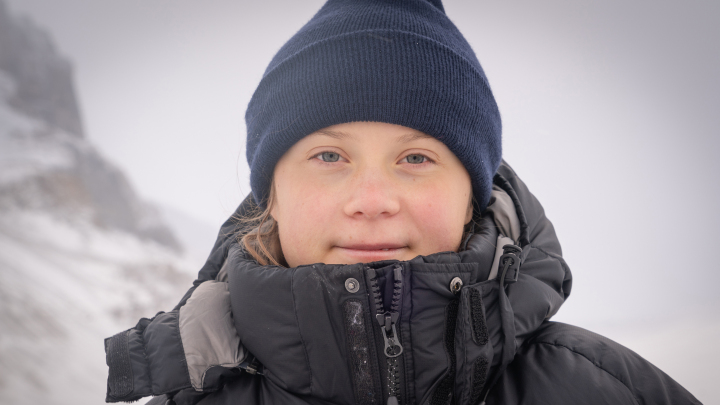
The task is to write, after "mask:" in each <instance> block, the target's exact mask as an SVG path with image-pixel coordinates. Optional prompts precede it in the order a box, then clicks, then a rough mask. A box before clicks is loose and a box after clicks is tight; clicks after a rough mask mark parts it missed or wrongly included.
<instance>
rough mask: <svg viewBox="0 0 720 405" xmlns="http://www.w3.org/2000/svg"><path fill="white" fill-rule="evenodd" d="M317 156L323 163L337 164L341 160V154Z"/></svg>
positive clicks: (324, 153) (328, 153)
mask: <svg viewBox="0 0 720 405" xmlns="http://www.w3.org/2000/svg"><path fill="white" fill-rule="evenodd" d="M317 156H318V157H319V158H320V160H322V161H323V162H328V163H332V162H337V161H338V160H340V154H339V153H335V152H323V153H319V154H318V155H317Z"/></svg>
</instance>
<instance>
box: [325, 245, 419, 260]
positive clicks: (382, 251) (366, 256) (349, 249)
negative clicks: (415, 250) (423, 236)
mask: <svg viewBox="0 0 720 405" xmlns="http://www.w3.org/2000/svg"><path fill="white" fill-rule="evenodd" d="M336 248H337V249H338V250H339V251H340V253H341V254H342V255H343V256H345V257H347V259H348V260H347V262H348V263H352V262H362V263H367V262H376V261H380V260H389V259H399V258H400V256H401V255H402V254H403V253H405V250H406V249H407V248H408V247H407V246H406V245H402V244H398V243H363V244H352V245H344V246H336Z"/></svg>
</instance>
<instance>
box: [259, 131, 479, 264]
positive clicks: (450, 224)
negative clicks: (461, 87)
mask: <svg viewBox="0 0 720 405" xmlns="http://www.w3.org/2000/svg"><path fill="white" fill-rule="evenodd" d="M274 184H275V197H276V198H275V202H274V204H273V206H272V207H271V211H270V212H271V214H272V216H273V218H274V219H275V220H276V221H277V223H278V227H279V233H280V244H281V246H282V251H283V254H284V255H285V260H286V261H287V263H288V265H289V266H290V267H296V266H299V265H303V264H312V263H326V264H351V263H367V262H372V261H378V260H387V259H397V260H409V259H412V258H414V257H415V256H418V255H429V254H432V253H437V252H443V251H457V249H458V247H459V246H460V242H461V239H462V233H463V226H464V225H465V224H466V223H468V222H470V219H471V218H472V204H471V198H472V197H471V196H472V187H471V183H470V176H469V175H468V173H467V170H465V167H464V166H463V165H462V163H461V162H460V161H459V160H458V158H457V157H456V156H455V155H454V154H453V153H452V152H451V151H450V150H449V149H448V148H447V147H446V146H445V145H444V144H443V143H442V142H440V141H438V140H437V139H435V138H433V137H431V136H429V135H426V134H424V133H422V132H419V131H416V130H413V129H410V128H407V127H403V126H399V125H393V124H385V123H379V122H352V123H346V124H340V125H333V126H331V127H328V128H325V129H322V130H320V131H317V132H314V133H312V134H310V135H308V136H306V137H305V138H303V139H301V140H300V141H299V142H297V143H296V144H295V145H294V146H293V147H292V148H291V149H290V150H288V151H287V153H285V155H284V156H283V157H282V158H281V159H280V161H279V162H278V163H277V165H276V166H275V172H274Z"/></svg>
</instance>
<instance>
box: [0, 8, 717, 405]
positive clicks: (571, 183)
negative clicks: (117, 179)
mask: <svg viewBox="0 0 720 405" xmlns="http://www.w3.org/2000/svg"><path fill="white" fill-rule="evenodd" d="M5 3H6V5H7V11H8V12H9V14H10V15H12V16H13V17H14V18H17V19H19V20H21V19H22V16H26V17H27V18H28V19H29V20H31V21H32V22H31V23H30V24H33V25H35V26H37V27H39V29H41V30H43V31H45V32H47V33H48V34H49V36H50V38H51V40H52V42H53V43H54V47H55V48H56V50H57V52H58V53H59V54H60V55H62V57H63V58H65V59H67V60H68V61H69V62H70V64H71V66H72V69H71V76H72V78H73V80H74V84H73V86H74V90H75V96H76V99H77V105H78V106H79V108H78V110H79V116H80V120H81V124H82V125H81V127H80V128H79V129H77V131H79V132H81V134H79V135H82V137H83V139H84V141H83V142H85V141H86V142H88V143H89V144H91V145H93V147H94V148H97V153H98V155H99V156H102V158H103V159H106V160H107V161H108V162H110V163H109V164H111V165H114V166H115V167H117V170H119V171H120V172H122V173H124V176H126V177H127V183H128V187H131V188H132V189H133V190H135V191H134V192H133V193H136V194H137V198H138V199H139V200H142V201H147V202H148V204H150V205H152V206H153V207H154V208H152V209H150V208H148V210H150V211H153V210H155V211H153V212H155V213H156V214H157V215H158V216H160V218H161V219H157V221H160V222H163V223H164V225H163V227H156V228H152V229H154V231H153V232H156V231H157V232H160V231H158V229H166V230H167V231H168V232H169V233H171V234H173V235H175V236H174V237H175V239H176V242H177V244H178V245H182V246H183V248H184V249H183V250H182V252H183V253H173V252H180V250H177V247H173V246H172V245H173V243H175V242H168V240H164V241H162V240H160V239H158V238H157V237H156V238H155V239H154V240H155V241H156V242H158V247H157V249H156V250H157V251H155V250H153V251H152V252H146V251H144V250H143V251H142V252H141V253H137V255H138V256H142V257H146V258H147V260H146V264H147V265H144V266H145V267H141V269H143V270H142V271H140V270H134V272H133V271H130V273H128V270H126V267H122V269H124V270H122V271H120V270H117V272H118V273H117V274H118V275H119V277H121V278H122V280H125V281H124V283H125V284H127V285H126V287H123V288H126V290H127V291H128V292H127V294H125V295H119V296H118V297H117V300H116V301H113V304H112V305H110V304H108V305H109V306H108V307H107V308H110V309H108V311H110V312H112V311H119V310H120V308H125V307H130V306H134V308H135V310H134V312H132V313H131V314H121V315H117V316H115V318H114V321H113V322H111V323H102V322H104V321H103V320H102V319H103V314H104V312H97V313H94V315H92V316H90V315H87V314H86V315H83V318H82V319H86V318H87V317H88V316H90V318H87V319H91V320H92V322H84V323H83V322H82V320H81V318H77V319H76V320H74V321H72V322H78V323H79V324H80V323H82V324H88V323H90V324H92V325H94V326H92V325H91V326H92V327H93V328H94V329H93V330H95V332H93V333H94V334H88V335H87V336H85V335H83V337H82V339H85V340H82V342H83V345H84V347H86V350H88V352H92V353H93V354H92V356H90V357H88V358H89V359H90V358H91V359H93V361H96V362H98V363H100V364H99V365H94V366H93V367H96V369H97V370H98V373H102V372H103V371H104V370H106V368H104V353H103V351H102V350H103V349H102V337H107V336H110V335H112V334H114V333H116V332H119V331H120V330H122V329H126V328H128V327H131V326H132V325H134V322H136V320H137V318H138V317H139V316H152V315H153V314H154V313H155V312H157V311H159V310H169V309H170V307H168V306H167V305H173V304H174V302H175V301H177V300H179V298H180V297H181V295H182V293H183V292H184V290H185V289H186V288H187V287H189V285H190V284H189V281H186V280H189V279H191V278H192V274H193V273H194V272H196V271H197V270H198V269H199V267H200V265H201V263H202V260H203V256H204V255H206V254H207V253H209V250H210V247H211V246H212V243H213V242H214V237H215V236H214V234H215V232H216V231H217V230H218V229H219V226H220V224H221V223H222V222H223V221H225V219H227V217H228V216H229V215H230V214H231V213H232V212H233V211H234V209H235V208H236V207H237V205H238V204H239V203H240V201H242V199H243V198H244V197H245V195H247V194H248V193H249V192H250V187H249V171H248V167H247V163H246V161H245V151H244V144H245V125H244V113H245V108H246V106H247V103H248V102H249V100H250V97H251V96H252V92H253V91H254V89H255V87H256V86H257V84H258V83H259V81H260V78H261V76H262V73H263V71H264V69H265V67H266V66H267V64H268V63H269V61H270V59H271V58H272V56H273V55H274V54H275V52H276V51H277V50H278V49H279V48H280V47H281V46H282V44H283V43H284V42H285V41H286V40H287V39H289V38H290V36H292V35H293V34H294V33H295V32H296V31H297V30H298V29H299V28H300V27H301V26H302V25H303V24H304V23H305V22H306V21H307V20H308V19H310V18H311V17H312V15H313V14H314V13H315V12H316V11H317V9H319V8H320V6H321V5H322V4H323V1H317V0H312V1H310V0H303V1H296V0H283V1H281V0H265V1H262V2H257V1H252V2H251V1H238V0H234V1H231V0H206V1H203V2H198V1H191V0H172V1H171V0H152V1H147V0H105V1H102V2H88V1H86V0H5ZM443 3H444V5H445V11H446V13H447V14H448V16H449V17H450V18H451V19H452V20H453V22H455V24H456V25H457V26H458V28H459V29H460V31H461V32H462V33H463V34H464V35H465V37H466V38H467V39H468V41H469V42H470V44H471V45H472V47H473V49H474V50H475V53H476V54H477V56H478V59H479V60H480V62H481V64H482V66H483V68H484V69H485V72H486V74H487V77H488V79H489V81H490V84H491V86H492V89H493V92H494V95H495V97H496V99H497V102H498V105H499V108H500V112H501V114H502V118H503V148H504V149H503V154H504V158H505V159H506V160H507V161H508V162H509V163H510V164H511V165H512V166H513V168H514V169H515V170H516V172H517V173H518V175H519V176H520V177H521V178H522V179H523V180H524V181H525V182H526V184H527V185H528V187H529V188H530V190H531V191H532V192H533V193H534V194H535V195H536V196H537V198H538V199H539V200H540V202H541V203H542V204H543V205H544V207H545V210H546V213H547V215H548V217H549V218H550V220H551V221H553V224H554V225H555V227H556V230H557V233H558V236H559V238H560V242H561V243H562V246H563V253H564V257H565V259H566V260H567V262H568V264H569V266H570V268H571V269H572V271H573V278H574V282H573V291H572V294H571V296H570V298H569V300H568V301H567V302H566V303H565V305H564V306H563V307H562V309H561V310H560V312H559V313H558V315H557V316H555V317H554V318H553V319H554V320H557V321H561V322H567V323H571V324H575V325H578V326H581V327H584V328H587V329H590V330H592V331H594V332H598V333H600V334H603V335H605V336H608V337H609V338H611V339H613V340H616V341H618V342H620V343H621V344H623V345H626V346H628V347H630V348H631V349H632V350H634V351H636V352H638V353H639V354H640V355H642V356H644V357H645V358H647V359H648V360H650V361H651V362H652V363H653V364H655V365H656V366H658V367H660V368H661V369H662V370H663V371H665V372H666V373H668V374H669V375H670V376H672V377H673V378H674V379H676V380H677V381H678V382H680V383H681V384H682V385H683V386H684V387H685V388H687V389H688V390H689V391H690V392H691V393H693V394H694V395H695V396H696V397H697V398H698V399H699V400H700V401H702V402H704V403H713V402H720V394H718V393H717V389H716V387H715V380H716V377H717V371H716V370H715V368H714V365H715V364H717V363H718V362H720V348H718V346H717V344H716V343H715V342H718V341H720V312H719V310H720V294H718V292H717V289H718V285H719V284H720V272H718V267H720V266H718V264H717V261H716V260H717V259H716V249H717V246H718V244H719V243H720V236H718V232H717V230H718V227H719V226H720V214H719V213H718V207H720V186H718V179H717V178H718V174H720V159H718V155H719V154H720V129H719V128H720V114H719V113H718V108H719V107H720V3H716V2H708V1H690V2H682V3H680V2H669V1H649V0H643V1H637V2H622V1H619V0H608V1H604V2H593V3H588V2H582V3H581V2H573V1H569V0H550V1H544V2H531V1H527V0H524V1H518V2H502V1H496V0H492V1H478V0H472V1H471V0H444V1H443ZM0 39H1V38H0ZM0 79H2V78H1V77H0ZM0 84H2V83H0ZM0 118H2V117H0ZM2 124H3V123H2V122H0V125H2ZM18 125H20V124H18ZM23 125H24V124H23ZM0 154H1V153H0ZM1 174H2V173H0V175H1ZM0 177H1V176H0ZM128 198H129V197H128ZM134 198H135V197H132V201H135V200H134ZM133 204H136V203H135V202H133ZM137 204H140V203H137ZM143 207H144V205H143ZM143 209H144V208H143ZM143 212H145V211H143ZM143 215H145V214H143ZM146 217H147V215H146V216H144V217H143V218H146ZM33 218H35V217H33ZM32 221H35V219H33V220H32ZM138 221H139V220H138ZM141 222H142V221H140V222H138V223H141ZM23 224H25V223H23ZM39 224H40V225H38V226H45V225H47V224H46V223H45V222H41V223H39ZM43 224H44V225H43ZM14 226H16V227H17V226H18V225H14ZM23 226H25V225H23ZM52 226H55V225H52ZM58 226H60V225H58ZM58 229H59V228H58ZM63 229H64V228H63ZM93 229H94V228H93ZM103 229H105V228H103ZM138 229H140V228H138ZM138 229H134V230H131V231H132V232H135V234H137V235H140V236H138V238H140V239H137V240H140V241H142V240H147V239H142V238H147V232H146V228H142V229H140V230H138ZM125 231H127V230H125ZM63 232H65V231H63ZM73 232H74V231H73ZM83 232H84V231H83ZM88 232H90V231H88ZM93 232H95V231H93ZM103 232H105V231H103ZM143 232H145V233H143ZM162 232H165V231H162ZM162 232H161V233H162ZM102 235H104V236H102V237H103V238H106V243H107V244H108V245H122V246H130V247H128V249H130V250H129V251H132V252H139V251H140V250H141V249H144V248H141V247H139V246H140V245H142V243H141V242H137V241H136V240H135V239H133V240H132V241H129V240H126V239H122V240H123V242H117V239H113V238H116V237H117V238H122V237H121V236H117V235H116V234H113V235H115V236H112V237H110V236H107V235H108V234H107V233H103V234H102ZM118 235H119V234H118ZM153 235H155V234H153ZM108 238H109V239H108ZM161 239H162V238H161ZM0 242H2V240H0ZM47 243H50V242H47ZM41 245H42V244H41ZM136 245H137V246H136ZM9 246H11V245H3V244H2V243H0V250H1V249H5V251H4V252H2V251H0V256H2V253H4V254H6V256H7V257H14V256H15V250H12V249H16V248H17V247H12V249H11V247H9ZM17 249H20V248H17ZM103 249H104V248H103ZM153 249H155V248H153ZM173 249H175V250H173ZM126 251H127V250H126ZM98 252H106V250H102V249H100V250H98ZM158 252H160V253H158ZM102 254H105V253H102ZM98 255H101V253H98ZM108 255H109V254H108ZM113 255H114V256H113ZM113 255H109V256H107V257H110V256H112V258H111V259H108V260H109V261H108V262H107V263H112V265H108V266H110V267H108V268H110V269H111V270H108V271H109V273H108V274H114V273H112V272H113V271H116V270H112V269H120V267H117V266H119V265H118V264H117V263H119V262H117V260H119V259H117V258H116V256H118V255H116V254H115V253H113ZM158 257H161V258H160V259H158ZM179 257H181V259H178V258H179ZM0 259H1V257H0ZM28 260H29V259H28ZM3 263H4V262H2V260H0V265H2V264H3ZM83 263H86V262H83ZM88 263H89V262H88ZM123 263H124V262H123ZM148 263H149V264H148ZM158 263H162V265H159V264H158ZM167 263H171V264H172V265H171V266H170V265H168V264H167ZM133 265H135V264H133ZM87 266H88V267H87V273H83V274H84V275H83V276H82V277H91V276H92V277H94V275H93V272H94V270H92V269H94V267H92V266H91V265H90V264H88V265H87ZM113 266H115V267H113ZM122 266H126V265H125V264H123V265H122ZM153 266H155V267H153ZM158 266H160V267H159V268H162V269H165V270H163V271H164V273H163V274H164V275H165V276H163V277H164V278H163V277H160V276H158V277H160V279H157V278H152V277H151V276H148V275H147V272H146V270H147V269H150V268H158ZM168 266H170V267H168ZM18 268H19V267H18ZM33 268H34V267H32V266H30V267H29V269H31V270H30V271H32V269H33ZM138 269H140V267H138ZM168 269H171V270H168ZM47 271H48V272H50V271H52V267H51V266H50V267H47ZM98 271H99V270H98ZM3 272H4V273H3ZM7 274H11V273H10V272H8V271H7V268H5V269H3V268H0V276H3V275H5V276H6V275H7ZM12 274H16V276H17V275H18V274H25V273H19V272H18V273H12ZM128 274H130V276H128ZM178 274H182V276H178ZM7 277H9V276H7ZM7 277H6V278H3V279H0V282H6V283H7V280H9V278H7ZM17 277H20V276H17ZM78 277H80V276H78ZM108 277H110V276H108ZM143 277H145V278H143ZM148 277H150V278H148ZM183 277H184V278H183ZM177 278H182V280H183V281H182V282H177V281H172V280H175V279H177ZM12 280H13V282H20V281H18V280H19V278H18V279H12ZM127 280H135V281H134V283H135V284H132V283H130V282H128V281H127ZM138 280H140V281H138ZM38 282H39V281H38ZM103 283H105V284H102V285H103V286H104V287H103V288H107V289H112V288H113V287H114V286H115V285H116V284H115V281H114V279H112V278H108V279H107V280H105V281H103ZM138 283H145V284H151V285H149V286H147V291H146V292H145V293H144V294H145V295H143V294H140V295H139V296H136V295H132V294H131V293H130V292H129V291H132V290H134V289H135V288H136V285H137V284H138ZM152 283H157V284H156V285H158V284H159V285H161V286H162V288H165V287H167V289H166V290H167V291H166V290H163V293H162V294H161V295H162V297H163V298H162V299H161V300H159V301H158V300H150V299H149V298H147V297H149V296H152V295H153V294H154V291H153V285H152ZM125 284H123V285H125ZM6 285H9V284H6ZM93 286H96V285H95V284H93V285H89V286H86V287H83V289H85V288H87V289H92V288H95V287H93ZM0 287H2V286H1V285H0ZM73 288H80V287H73ZM162 288H161V289H162ZM156 289H157V288H156ZM3 291H4V292H7V291H9V290H3ZM68 291H75V290H72V289H70V290H68ZM175 291H177V293H175ZM84 293H88V292H87V291H84ZM163 294H164V295H163ZM93 299H98V300H99V299H101V298H99V297H95V298H93V297H92V296H89V297H88V298H87V301H83V302H84V304H82V303H81V302H79V301H78V305H79V306H80V305H81V304H82V305H88V306H92V305H93V302H94V301H93ZM102 299H104V298H102ZM58 300H60V298H58ZM128 300H130V301H132V300H135V301H132V302H134V303H133V304H132V305H130V304H128V302H129V301H128ZM0 302H4V301H2V300H1V299H0ZM57 302H61V300H60V301H57ZM135 302H139V303H140V304H136V303H135ZM3 305H10V304H3ZM113 313H114V312H113ZM136 315H137V316H136ZM0 321H2V318H0ZM54 322H56V323H58V324H59V325H62V324H63V323H64V322H65V320H64V319H54ZM68 322H70V321H68ZM93 322H94V323H93ZM98 325H101V326H98ZM57 327H58V328H60V326H57ZM18 333H20V332H18ZM23 333H24V332H23ZM102 333H105V335H103V334H102ZM96 335H97V336H100V338H99V339H98V340H97V341H95V340H93V339H96V338H95V336H96ZM17 336H21V334H20V335H17ZM72 336H75V335H72ZM38 339H39V338H38ZM0 342H2V343H3V346H0V348H2V347H5V348H7V347H14V346H13V344H15V343H13V342H12V341H8V340H7V339H6V340H0ZM8 342H9V343H8ZM93 345H94V346H93ZM52 347H53V346H52V345H49V346H48V350H52ZM90 347H91V348H92V349H87V348H90ZM80 349H81V348H80V347H78V350H80ZM5 350H7V349H5ZM28 350H30V348H28ZM1 355H2V353H0V356H1ZM0 360H2V357H0ZM21 360H22V358H21V357H17V359H16V360H15V362H16V363H12V364H20V363H21V362H22V361H21ZM88 361H90V360H88ZM2 362H3V363H6V364H11V363H10V362H7V361H6V360H2ZM0 366H2V367H0V373H2V374H0V393H2V392H5V393H7V392H11V391H12V390H13V389H14V388H13V387H14V384H15V383H17V384H19V382H18V381H21V380H22V379H23V378H25V377H23V375H24V374H23V375H21V376H19V377H18V376H14V377H11V376H10V373H11V372H12V369H11V368H10V367H5V364H0ZM55 366H56V367H59V368H61V367H63V363H62V361H61V360H58V361H57V363H56V364H55ZM93 370H95V369H93ZM33 373H34V371H33V370H32V369H30V370H28V371H27V376H32V375H34V374H33ZM79 373H80V371H79ZM104 377H105V376H104V375H101V376H100V378H99V381H100V384H101V386H99V387H90V388H88V389H89V392H90V391H91V392H92V395H90V394H88V395H86V396H83V397H77V393H75V392H70V391H55V389H56V388H55V387H54V386H49V387H48V388H47V390H46V393H45V394H42V393H40V394H38V393H36V394H33V395H39V396H38V397H37V398H50V399H49V400H48V402H51V403H102V402H103V399H104V397H103V393H104V383H103V382H102V381H103V379H104ZM28 378H29V377H28ZM87 378H88V380H87V381H95V380H93V378H95V379H97V376H88V377H87ZM59 386H60V385H58V387H59ZM57 389H58V390H60V389H61V388H57ZM96 393H99V394H97V395H96ZM3 395H4V396H3ZM14 395H16V396H13V395H8V394H0V401H1V400H2V398H10V399H12V402H13V403H15V402H16V401H17V400H18V399H19V398H22V397H23V396H24V395H28V394H27V393H17V394H14ZM42 395H45V396H44V397H43V396H42ZM33 398H36V397H33ZM78 398H79V399H78ZM95 398H97V400H95ZM7 401H10V400H9V399H8V400H7ZM8 403H10V402H8ZM28 403H32V401H30V402H28Z"/></svg>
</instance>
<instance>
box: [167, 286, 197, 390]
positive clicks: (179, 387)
mask: <svg viewBox="0 0 720 405" xmlns="http://www.w3.org/2000/svg"><path fill="white" fill-rule="evenodd" d="M194 292H195V291H193V293H194ZM176 319H177V322H176V325H177V327H176V329H177V336H178V342H180V348H181V349H182V354H183V357H182V363H183V364H184V365H185V367H184V369H185V377H187V383H184V384H181V385H178V386H177V387H174V388H170V391H176V390H179V389H183V388H188V384H189V386H190V387H193V385H192V379H190V368H189V366H188V364H187V357H185V356H186V354H185V345H184V344H183V341H182V335H181V334H180V310H178V311H177V318H176ZM193 388H195V387H193Z"/></svg>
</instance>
